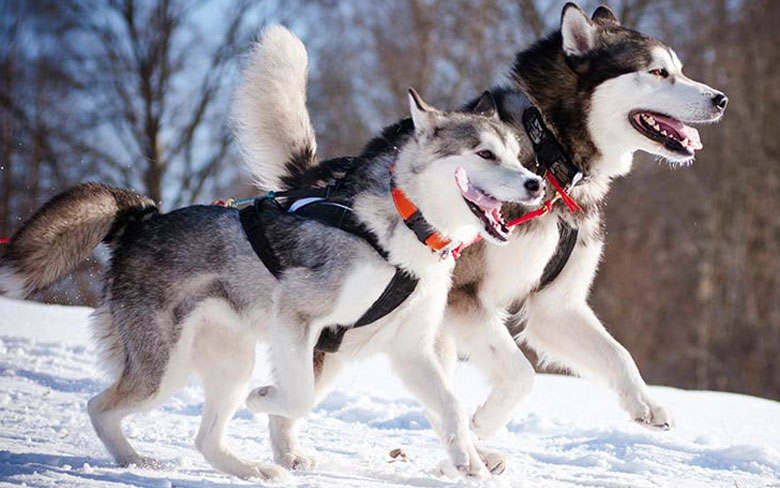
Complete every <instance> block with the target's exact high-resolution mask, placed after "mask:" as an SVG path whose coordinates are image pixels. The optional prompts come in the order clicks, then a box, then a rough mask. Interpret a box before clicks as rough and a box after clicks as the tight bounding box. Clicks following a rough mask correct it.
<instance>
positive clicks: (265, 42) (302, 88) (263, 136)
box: [232, 25, 317, 190]
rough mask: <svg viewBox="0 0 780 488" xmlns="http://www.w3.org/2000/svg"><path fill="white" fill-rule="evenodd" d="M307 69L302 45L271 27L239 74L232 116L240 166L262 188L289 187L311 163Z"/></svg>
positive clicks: (312, 147)
mask: <svg viewBox="0 0 780 488" xmlns="http://www.w3.org/2000/svg"><path fill="white" fill-rule="evenodd" d="M308 65H309V59H308V55H307V53H306V48H305V47H304V45H303V42H301V40H300V39H298V38H297V37H296V36H295V35H294V34H293V33H292V32H290V31H289V30H287V29H285V28H284V27H282V26H280V25H274V26H271V27H268V28H267V29H266V30H265V31H263V33H262V35H261V36H260V39H259V40H258V41H257V43H256V44H255V45H254V47H253V49H252V52H251V53H250V55H249V58H248V60H247V64H246V66H245V68H244V70H243V75H242V81H241V84H240V85H239V87H238V89H237V91H236V96H235V99H234V102H233V114H232V118H233V122H234V126H235V130H236V135H237V137H238V142H239V146H240V147H241V152H242V155H243V158H244V163H245V164H246V166H247V168H248V169H249V172H250V173H251V175H252V178H253V179H254V181H255V184H256V185H257V186H258V187H260V189H262V190H284V189H287V188H289V187H290V186H294V185H295V184H296V182H297V181H298V180H299V178H300V175H301V174H302V173H303V172H305V171H306V169H308V168H309V167H310V166H312V165H313V164H314V162H315V154H316V150H317V143H316V140H315V138H314V128H313V127H312V124H311V120H310V119H309V112H308V110H307V109H306V82H307V77H308Z"/></svg>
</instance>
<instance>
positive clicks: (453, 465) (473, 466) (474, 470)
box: [439, 442, 490, 480]
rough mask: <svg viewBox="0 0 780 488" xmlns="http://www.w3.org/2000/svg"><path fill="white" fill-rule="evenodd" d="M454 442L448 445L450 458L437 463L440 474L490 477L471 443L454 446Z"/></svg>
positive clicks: (460, 476)
mask: <svg viewBox="0 0 780 488" xmlns="http://www.w3.org/2000/svg"><path fill="white" fill-rule="evenodd" d="M455 444H456V443H454V442H453V443H452V444H451V445H450V449H449V451H450V459H448V460H445V461H442V462H441V463H439V473H440V474H442V475H443V476H446V477H448V478H452V479H457V478H466V479H471V480H484V479H487V478H489V477H490V472H489V471H488V469H487V467H486V465H485V463H484V462H483V460H482V458H481V457H480V455H479V453H478V452H477V450H476V448H475V447H474V446H473V445H468V444H467V445H463V446H461V447H462V448H454V447H455V446H454V445H455Z"/></svg>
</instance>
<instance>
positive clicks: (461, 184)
mask: <svg viewBox="0 0 780 488" xmlns="http://www.w3.org/2000/svg"><path fill="white" fill-rule="evenodd" d="M455 184H456V185H458V189H459V190H460V192H461V193H462V194H463V196H464V197H466V199H468V200H469V201H471V202H474V203H476V204H477V205H479V206H480V207H482V208H483V209H487V208H499V207H500V206H501V202H499V201H498V200H496V199H495V198H493V197H490V196H489V195H486V194H484V193H482V192H481V191H479V190H478V189H476V188H475V187H474V185H472V184H471V182H470V181H469V175H468V174H466V170H465V169H463V166H458V167H457V168H456V169H455Z"/></svg>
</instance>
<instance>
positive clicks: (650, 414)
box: [634, 405, 674, 430]
mask: <svg viewBox="0 0 780 488" xmlns="http://www.w3.org/2000/svg"><path fill="white" fill-rule="evenodd" d="M634 421H635V422H637V423H638V424H640V425H642V426H644V427H647V428H649V429H653V430H670V429H672V428H674V417H672V414H671V412H669V410H668V409H666V408H665V407H662V406H660V405H648V408H647V412H646V414H645V415H644V416H641V417H634Z"/></svg>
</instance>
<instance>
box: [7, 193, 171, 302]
mask: <svg viewBox="0 0 780 488" xmlns="http://www.w3.org/2000/svg"><path fill="white" fill-rule="evenodd" d="M156 211H157V206H156V205H155V203H154V201H152V200H151V199H150V198H147V197H145V196H143V195H139V194H138V193H135V192H132V191H129V190H123V189H121V188H114V187H111V186H108V185H101V184H97V183H84V184H81V185H78V186H74V187H73V188H70V189H69V190H66V191H65V192H63V193H60V194H59V195H57V196H56V197H54V198H52V199H51V200H49V201H48V202H47V203H46V204H45V205H44V206H43V207H41V209H40V210H38V211H37V212H36V213H35V214H34V215H33V216H32V217H30V218H29V219H28V220H27V222H25V223H24V225H22V228H21V229H19V230H18V231H17V232H16V234H15V235H14V236H13V237H12V238H11V242H10V243H9V244H7V245H6V247H7V248H6V249H5V253H4V254H3V257H2V259H0V293H2V294H3V295H6V296H9V297H12V298H25V297H27V296H29V295H31V294H32V293H34V292H36V291H37V290H40V289H42V288H44V287H46V286H48V285H50V284H52V283H54V282H55V281H57V280H58V279H60V278H62V277H63V276H64V275H65V274H67V273H69V272H70V271H72V270H73V269H75V268H76V266H77V265H78V264H79V263H80V262H81V261H83V260H84V259H86V258H87V256H89V254H90V253H91V252H92V250H93V249H94V248H95V247H96V246H97V245H98V244H100V243H101V242H103V241H105V242H106V243H108V244H109V245H110V244H111V243H112V242H113V241H114V240H115V239H117V238H118V237H119V236H120V235H121V234H122V232H123V231H124V229H125V227H126V225H127V224H128V223H129V222H131V221H132V220H136V219H142V218H143V216H145V215H148V214H149V213H151V212H156Z"/></svg>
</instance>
